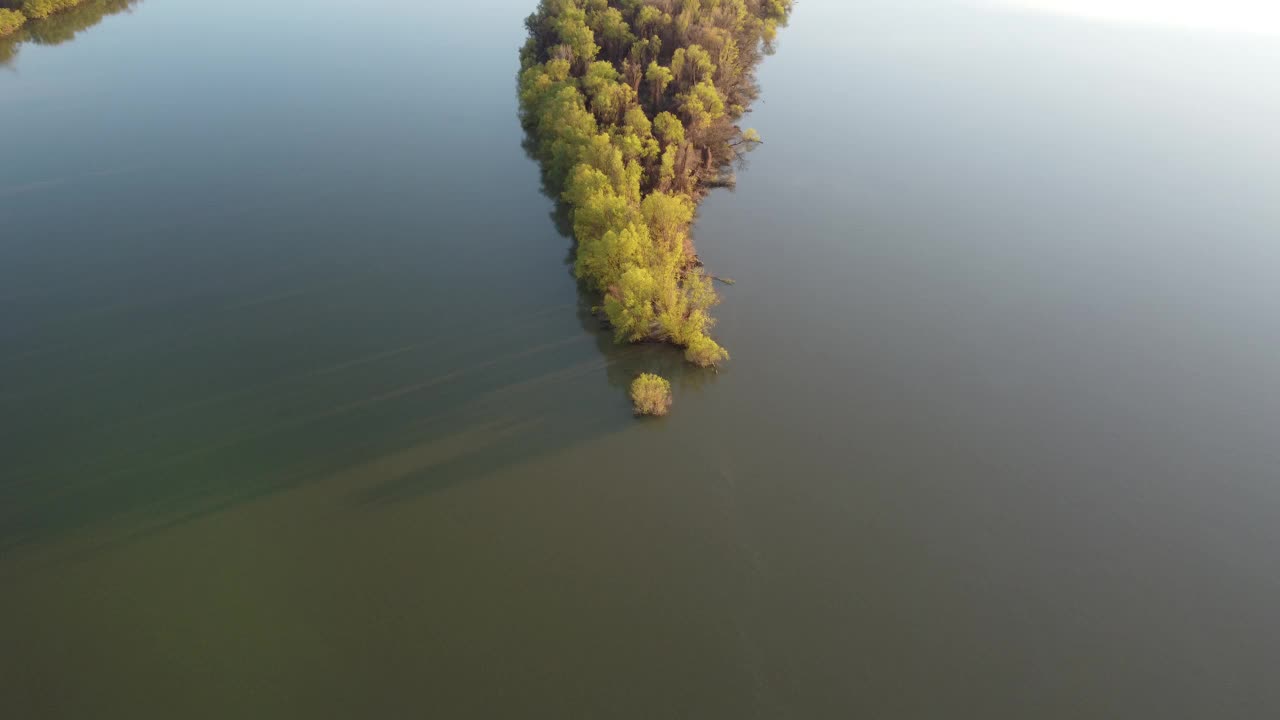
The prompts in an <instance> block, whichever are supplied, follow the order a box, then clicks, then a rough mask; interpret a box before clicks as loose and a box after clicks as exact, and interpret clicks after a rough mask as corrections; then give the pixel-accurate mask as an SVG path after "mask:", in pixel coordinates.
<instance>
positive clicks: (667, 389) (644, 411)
mask: <svg viewBox="0 0 1280 720" xmlns="http://www.w3.org/2000/svg"><path fill="white" fill-rule="evenodd" d="M631 402H633V403H635V405H636V414H637V415H666V414H667V413H668V412H670V410H671V383H669V382H667V381H666V380H665V379H663V378H660V377H658V376H657V375H651V374H649V373H645V374H643V375H641V376H640V377H638V378H636V379H635V382H633V383H631Z"/></svg>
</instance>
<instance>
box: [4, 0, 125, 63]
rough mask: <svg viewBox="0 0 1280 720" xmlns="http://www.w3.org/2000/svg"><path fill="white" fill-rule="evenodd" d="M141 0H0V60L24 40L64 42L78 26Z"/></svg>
mask: <svg viewBox="0 0 1280 720" xmlns="http://www.w3.org/2000/svg"><path fill="white" fill-rule="evenodd" d="M141 1H142V0H79V2H67V0H58V1H57V2H52V1H50V0H46V1H44V2H38V3H37V2H32V0H0V38H4V40H3V41H0V63H4V62H7V61H8V60H10V59H11V58H12V57H13V55H14V54H15V53H16V52H17V48H18V45H19V44H21V43H22V42H24V41H27V42H33V43H36V44H38V45H57V44H59V43H64V42H67V41H68V40H71V39H73V38H74V37H75V36H76V33H78V32H80V31H81V30H84V29H85V28H88V27H92V26H94V25H97V24H98V23H99V22H102V18H104V17H106V16H107V15H113V14H115V13H118V12H122V11H124V10H128V9H129V8H131V7H133V6H134V5H137V4H138V3H139V2H141ZM29 13H45V14H43V15H41V14H29ZM6 36H7V37H6Z"/></svg>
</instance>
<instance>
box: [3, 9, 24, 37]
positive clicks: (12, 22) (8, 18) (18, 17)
mask: <svg viewBox="0 0 1280 720" xmlns="http://www.w3.org/2000/svg"><path fill="white" fill-rule="evenodd" d="M26 21H27V16H26V15H23V14H22V13H20V12H18V11H17V10H7V9H5V8H0V37H3V36H5V35H9V34H11V33H14V32H17V30H18V28H20V27H22V24H23V23H25V22H26Z"/></svg>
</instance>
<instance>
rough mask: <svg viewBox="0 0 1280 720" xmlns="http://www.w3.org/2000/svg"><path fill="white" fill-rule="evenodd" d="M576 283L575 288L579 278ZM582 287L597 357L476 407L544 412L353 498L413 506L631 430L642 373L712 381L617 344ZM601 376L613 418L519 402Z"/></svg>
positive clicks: (558, 216) (666, 354) (663, 356)
mask: <svg viewBox="0 0 1280 720" xmlns="http://www.w3.org/2000/svg"><path fill="white" fill-rule="evenodd" d="M534 142H535V141H534V139H533V137H532V136H531V135H530V134H528V133H525V137H524V140H523V142H522V147H523V148H524V151H525V153H526V155H527V156H528V157H529V159H530V160H532V161H533V162H534V163H535V164H537V165H538V166H539V168H540V170H541V169H542V166H541V164H540V163H538V159H537V156H536V153H535V151H534ZM541 192H542V194H543V195H544V196H546V197H547V198H548V199H549V200H551V203H552V209H551V212H550V214H549V217H550V220H551V223H552V225H553V226H554V227H555V229H556V231H557V233H558V234H559V235H560V236H561V237H562V238H563V239H564V240H565V242H566V245H567V252H566V255H565V259H564V265H565V270H566V272H567V273H568V274H569V276H570V277H574V273H573V265H574V259H575V254H576V250H577V248H576V245H575V241H574V237H573V220H572V216H571V211H570V209H569V207H568V205H566V204H565V203H564V202H562V201H561V198H560V193H559V192H558V191H556V190H555V189H554V188H553V187H552V186H551V184H550V183H549V182H548V179H547V175H546V173H545V172H541ZM574 282H575V283H577V282H578V281H577V279H576V277H574ZM577 287H578V301H577V319H578V324H579V325H580V326H581V328H582V330H583V333H584V337H589V338H591V340H592V341H593V342H594V344H595V348H596V351H597V353H598V357H597V358H595V359H592V360H588V361H585V362H580V363H577V364H575V365H572V366H568V367H565V368H563V369H560V370H553V371H550V372H548V373H547V374H546V375H544V376H541V377H537V378H529V379H526V380H524V381H522V382H519V383H515V384H513V385H511V386H508V387H504V388H501V389H499V390H496V391H494V392H492V393H488V394H486V395H485V396H483V397H481V398H479V399H477V400H476V401H475V402H476V404H477V405H478V406H487V405H492V410H494V411H495V412H497V411H498V410H499V408H510V407H522V406H524V407H528V406H532V407H537V408H540V411H539V412H537V413H524V414H518V415H515V416H510V417H508V418H507V420H506V421H505V422H504V423H502V424H501V426H500V427H496V428H494V432H493V435H492V437H491V438H490V439H489V441H487V442H480V443H478V444H477V445H476V446H474V447H466V448H463V449H461V450H459V451H456V452H454V451H451V450H444V451H443V452H442V453H441V455H442V457H441V458H440V459H439V461H437V462H432V463H429V464H428V466H426V467H416V466H414V465H413V464H412V463H410V465H409V467H408V469H407V470H406V471H405V472H401V473H398V474H396V476H395V477H392V478H390V479H388V480H386V481H384V482H381V483H378V484H376V485H374V486H372V487H368V488H365V489H363V490H361V491H359V492H357V493H355V495H354V499H355V502H356V503H357V504H361V505H376V504H380V503H387V502H394V501H398V500H406V499H411V498H413V497H415V496H418V495H421V494H425V493H430V492H433V491H438V490H442V489H445V488H448V487H451V486H453V485H456V484H458V483H460V482H463V481H466V480H469V479H472V478H475V477H479V476H483V475H486V474H488V473H490V472H493V471H495V470H497V469H500V468H502V467H505V466H509V465H514V464H519V463H521V462H527V461H528V460H530V459H532V458H535V457H538V456H541V455H546V454H551V453H553V452H556V451H558V450H561V449H563V448H566V447H569V446H572V445H574V444H577V443H580V442H583V441H585V440H589V439H591V438H593V437H598V436H600V435H605V434H609V433H612V432H617V431H620V430H622V429H624V428H626V427H629V426H631V425H632V424H634V423H635V422H636V420H635V418H633V417H632V416H631V415H630V414H629V413H628V412H627V408H629V407H630V400H629V392H630V388H631V382H632V380H634V379H635V377H636V376H637V375H639V374H640V373H642V372H653V373H658V374H661V375H663V376H664V377H667V378H671V379H672V381H673V384H674V385H675V387H676V389H677V392H686V391H697V390H698V389H699V388H701V387H702V386H704V385H706V384H707V383H710V382H714V380H715V378H716V373H715V372H714V371H708V370H700V369H698V368H694V367H691V366H690V365H689V364H688V363H686V362H685V361H684V357H683V354H682V353H681V352H680V351H678V350H676V349H675V348H673V347H671V346H669V345H662V344H646V345H630V344H618V343H617V342H615V341H614V339H613V335H612V332H611V331H610V329H609V327H608V325H607V324H606V323H604V322H603V321H602V319H601V318H600V316H599V314H598V313H597V312H596V310H595V305H596V304H597V299H596V297H595V294H594V293H593V292H592V291H591V290H590V289H588V288H586V287H585V286H583V285H582V284H581V283H578V285H577ZM600 373H603V374H604V376H605V379H606V380H607V383H608V387H609V389H610V393H611V395H612V396H613V397H615V398H617V402H616V403H615V404H616V406H617V408H618V410H617V411H615V412H610V413H608V414H601V415H593V414H587V415H581V414H576V415H575V414H566V413H563V412H561V413H557V412H555V411H548V408H550V407H554V406H556V405H561V404H563V403H561V402H560V400H561V398H556V397H546V398H545V399H544V401H543V402H533V403H527V402H523V401H521V400H519V399H518V398H521V397H530V396H537V395H538V394H539V393H543V392H554V389H555V388H558V387H561V386H566V385H569V384H571V383H573V382H574V381H576V380H578V379H581V378H586V377H589V376H592V375H598V374H600ZM578 387H579V388H580V387H581V385H579V386H578ZM566 415H569V417H566Z"/></svg>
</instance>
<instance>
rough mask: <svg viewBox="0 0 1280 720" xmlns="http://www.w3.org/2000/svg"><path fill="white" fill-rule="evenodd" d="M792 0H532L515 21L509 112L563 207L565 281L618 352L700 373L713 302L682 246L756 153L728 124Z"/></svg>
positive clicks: (688, 245) (710, 357)
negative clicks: (567, 238) (681, 360)
mask: <svg viewBox="0 0 1280 720" xmlns="http://www.w3.org/2000/svg"><path fill="white" fill-rule="evenodd" d="M791 6H792V0H645V1H643V2H642V1H640V0H542V3H541V5H540V6H539V8H538V10H537V12H535V13H534V14H533V15H531V16H530V17H529V18H528V20H526V21H525V24H526V26H527V27H528V30H529V39H528V42H527V43H526V44H525V46H524V48H523V49H522V50H521V53H520V60H521V74H520V82H519V87H520V108H521V117H522V121H523V123H524V125H525V128H526V129H527V130H528V132H529V134H530V138H531V140H532V142H533V145H534V152H535V154H536V155H537V157H538V159H539V161H540V162H541V164H542V170H543V174H544V180H545V182H546V185H547V187H548V188H550V189H551V191H552V192H553V193H555V194H556V195H558V196H559V198H560V199H561V200H562V201H563V202H564V203H566V205H567V207H568V209H569V211H570V213H571V217H572V220H573V234H574V239H575V240H576V242H577V254H576V260H575V264H574V273H575V275H576V276H577V277H578V278H579V279H580V280H581V281H582V282H584V283H586V284H587V285H589V286H590V287H591V288H592V289H593V290H594V291H596V292H598V293H599V294H600V296H601V298H602V304H601V306H600V311H601V312H602V313H603V314H604V316H605V317H606V318H607V320H608V322H609V324H610V325H611V326H612V327H613V331H614V336H615V338H616V339H617V340H618V341H619V342H646V341H648V342H668V343H671V344H674V345H676V346H679V347H682V348H684V349H685V357H686V359H688V361H689V362H691V363H693V364H695V365H698V366H702V367H710V366H714V365H716V364H717V363H719V362H721V361H723V360H725V359H727V358H728V357H729V353H728V352H727V351H726V350H725V349H724V348H723V347H721V346H720V344H719V343H717V342H716V341H715V340H713V339H712V338H711V336H710V334H709V332H710V330H711V327H712V325H713V324H714V319H713V318H712V317H711V314H710V310H711V308H712V307H713V306H714V305H715V304H716V303H717V302H718V297H717V295H716V292H715V289H714V287H713V286H712V278H711V277H710V276H709V275H707V274H706V273H705V272H704V271H703V270H702V262H701V261H700V260H699V258H698V255H697V252H696V251H695V250H694V247H693V243H692V241H691V239H690V229H691V227H692V224H693V217H694V212H695V209H696V207H697V204H698V202H699V201H700V200H701V199H702V198H703V197H705V195H706V193H707V192H708V190H709V189H710V188H714V187H718V186H727V185H732V184H733V182H734V176H733V169H734V167H735V165H736V164H737V163H738V161H739V160H740V159H741V157H742V155H743V153H745V152H747V151H748V150H750V149H751V148H752V147H754V146H755V145H757V144H759V143H760V137H759V135H758V134H757V133H756V132H755V131H753V130H749V129H747V130H744V129H742V128H740V127H739V126H738V124H737V123H738V121H739V120H740V119H741V117H742V115H743V114H745V113H746V112H747V110H748V108H749V106H750V103H751V102H752V101H753V100H754V99H755V98H756V97H757V96H758V94H759V88H758V85H757V84H756V81H755V69H756V66H757V65H758V64H759V62H760V60H761V58H762V56H763V55H764V54H765V53H766V52H769V51H771V50H772V46H773V42H774V39H775V38H776V36H777V32H778V28H779V27H781V26H784V25H785V24H786V22H787V18H788V16H789V15H790V12H791Z"/></svg>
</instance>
